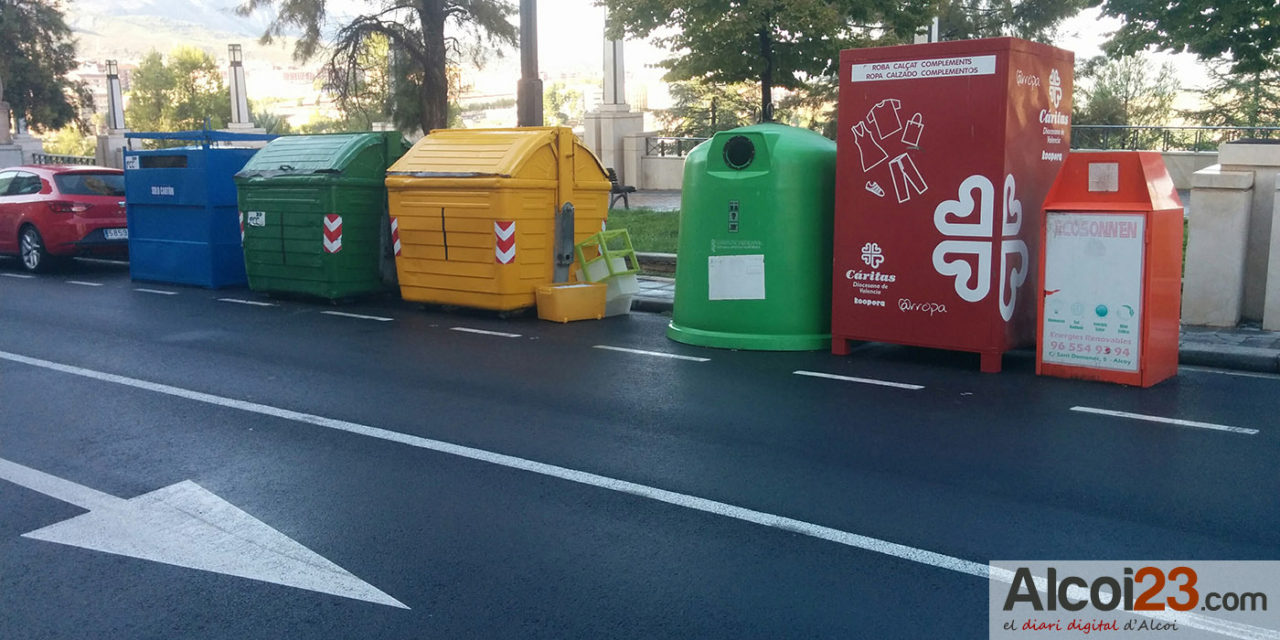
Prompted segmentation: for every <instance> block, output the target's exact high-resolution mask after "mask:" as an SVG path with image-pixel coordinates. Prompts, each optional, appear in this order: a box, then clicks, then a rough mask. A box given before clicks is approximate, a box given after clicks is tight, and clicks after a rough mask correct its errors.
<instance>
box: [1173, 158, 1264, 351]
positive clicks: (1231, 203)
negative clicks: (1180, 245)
mask: <svg viewBox="0 0 1280 640" xmlns="http://www.w3.org/2000/svg"><path fill="white" fill-rule="evenodd" d="M1253 180H1254V176H1253V173H1251V172H1248V171H1225V170H1223V169H1222V167H1221V166H1220V165H1214V166H1212V167H1208V168H1206V169H1202V170H1200V171H1197V172H1195V173H1194V174H1193V175H1192V176H1191V220H1190V223H1189V230H1188V242H1187V255H1186V274H1185V275H1184V276H1183V280H1182V322H1183V324H1190V325H1208V326H1214V327H1234V326H1236V325H1237V324H1239V323H1240V317H1241V312H1242V311H1243V307H1244V299H1245V278H1246V270H1245V254H1246V250H1247V246H1248V241H1249V209H1250V205H1251V203H1252V202H1253V193H1254V182H1253Z"/></svg>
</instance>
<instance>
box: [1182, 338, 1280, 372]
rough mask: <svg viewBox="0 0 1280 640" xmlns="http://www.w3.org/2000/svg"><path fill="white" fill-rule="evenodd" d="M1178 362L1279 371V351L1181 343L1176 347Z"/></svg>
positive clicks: (1215, 366)
mask: <svg viewBox="0 0 1280 640" xmlns="http://www.w3.org/2000/svg"><path fill="white" fill-rule="evenodd" d="M1178 363H1179V364H1189V365H1197V366H1202V367H1214V368H1217V369H1234V370H1237V371H1255V372H1259V373H1280V353H1277V352H1276V350H1274V349H1263V348H1259V347H1237V346H1234V345H1225V344H1223V345H1189V344H1183V345H1182V346H1180V347H1179V348H1178Z"/></svg>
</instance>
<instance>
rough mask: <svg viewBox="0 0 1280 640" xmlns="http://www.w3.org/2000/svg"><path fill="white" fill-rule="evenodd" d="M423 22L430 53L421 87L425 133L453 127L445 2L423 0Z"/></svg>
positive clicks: (425, 46)
mask: <svg viewBox="0 0 1280 640" xmlns="http://www.w3.org/2000/svg"><path fill="white" fill-rule="evenodd" d="M418 15H419V17H420V19H421V22H422V41H423V42H422V43H423V50H424V51H425V52H426V61H425V62H426V64H424V65H423V72H424V75H423V77H422V84H421V85H420V86H419V88H418V98H419V99H420V100H421V101H422V133H423V134H427V133H430V132H431V130H432V129H444V128H445V127H448V126H449V79H448V76H447V74H446V73H445V65H446V64H447V58H446V56H445V40H444V21H445V10H444V1H443V0H422V1H421V4H420V5H419V8H418Z"/></svg>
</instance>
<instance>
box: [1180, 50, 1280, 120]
mask: <svg viewBox="0 0 1280 640" xmlns="http://www.w3.org/2000/svg"><path fill="white" fill-rule="evenodd" d="M1209 77H1210V79H1211V81H1212V84H1211V85H1210V86H1209V88H1208V89H1205V90H1204V91H1201V92H1200V94H1201V96H1202V97H1203V100H1204V103H1205V105H1207V106H1205V108H1203V109H1194V110H1190V111H1185V112H1183V115H1184V116H1186V117H1187V118H1190V119H1191V120H1192V121H1194V122H1197V123H1199V124H1202V125H1207V126H1215V127H1274V126H1280V68H1278V67H1273V68H1271V69H1268V70H1266V71H1255V72H1253V73H1239V74H1237V73H1231V71H1230V69H1229V68H1228V63H1222V64H1218V65H1213V66H1210V67H1209Z"/></svg>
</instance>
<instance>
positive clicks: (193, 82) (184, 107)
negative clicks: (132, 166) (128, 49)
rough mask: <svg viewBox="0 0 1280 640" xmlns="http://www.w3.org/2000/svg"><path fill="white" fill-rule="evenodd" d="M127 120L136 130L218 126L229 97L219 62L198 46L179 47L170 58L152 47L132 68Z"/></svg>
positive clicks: (221, 124)
mask: <svg viewBox="0 0 1280 640" xmlns="http://www.w3.org/2000/svg"><path fill="white" fill-rule="evenodd" d="M132 84H133V86H132V87H131V88H130V91H129V106H128V107H127V108H126V109H125V122H126V123H127V124H128V125H129V128H130V129H133V130H135V131H189V130H193V129H203V128H205V127H206V126H208V127H209V128H210V129H221V128H223V127H225V126H227V122H228V121H230V120H231V101H230V99H229V97H228V96H229V94H228V93H227V88H226V85H225V84H224V83H223V81H222V74H221V72H220V71H219V69H218V63H217V61H215V60H214V59H213V57H212V56H210V55H209V54H208V53H205V52H204V51H201V50H199V49H192V48H189V47H179V48H177V49H174V50H173V51H172V52H171V53H170V54H169V61H168V62H167V63H166V62H165V61H164V58H163V57H162V56H161V55H160V54H159V53H158V52H156V51H151V52H150V53H148V54H147V55H146V57H144V58H143V59H142V62H141V63H139V64H138V69H137V70H136V71H134V72H133V83H132Z"/></svg>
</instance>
